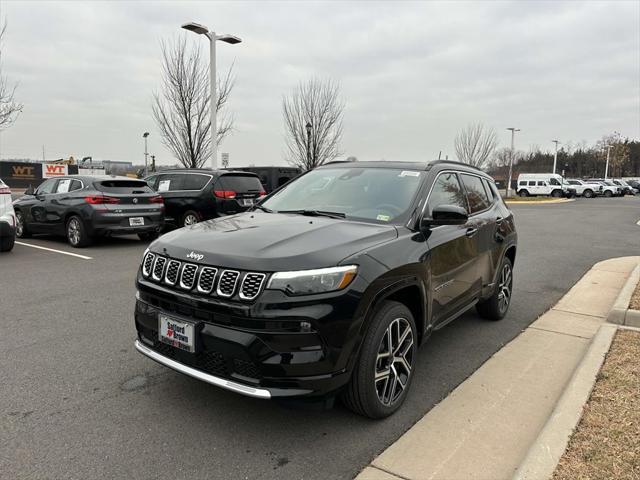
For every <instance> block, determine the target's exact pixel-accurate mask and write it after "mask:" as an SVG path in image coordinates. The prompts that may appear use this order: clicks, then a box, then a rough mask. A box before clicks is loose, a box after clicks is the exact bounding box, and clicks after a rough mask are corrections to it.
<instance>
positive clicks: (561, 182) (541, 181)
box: [516, 173, 640, 198]
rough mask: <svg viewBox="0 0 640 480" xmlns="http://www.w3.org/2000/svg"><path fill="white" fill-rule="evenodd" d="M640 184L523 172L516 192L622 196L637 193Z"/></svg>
mask: <svg viewBox="0 0 640 480" xmlns="http://www.w3.org/2000/svg"><path fill="white" fill-rule="evenodd" d="M639 187H640V184H638V182H636V186H633V185H632V184H631V183H627V182H626V181H624V180H605V179H602V178H590V179H587V180H581V179H577V178H563V177H562V176H561V175H558V174H555V173H523V174H520V175H519V176H518V187H517V190H516V193H517V195H518V196H520V197H529V196H538V195H547V196H551V197H585V198H593V197H596V196H604V197H620V196H623V195H636V194H638V193H639V192H640V188H639Z"/></svg>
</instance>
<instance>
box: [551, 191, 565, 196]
mask: <svg viewBox="0 0 640 480" xmlns="http://www.w3.org/2000/svg"><path fill="white" fill-rule="evenodd" d="M551 196H552V197H554V198H560V197H562V190H554V191H553V192H551Z"/></svg>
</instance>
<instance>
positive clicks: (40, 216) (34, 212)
mask: <svg viewBox="0 0 640 480" xmlns="http://www.w3.org/2000/svg"><path fill="white" fill-rule="evenodd" d="M57 184H58V179H57V178H50V179H49V180H46V181H44V182H43V183H42V184H41V185H40V186H39V187H38V188H37V189H36V191H35V193H34V200H33V203H32V204H31V208H30V209H29V210H30V211H29V213H28V217H27V218H28V220H27V225H28V227H29V228H30V229H31V230H32V231H33V232H40V233H46V232H48V231H49V228H48V227H49V226H48V224H47V202H49V200H50V198H51V195H52V194H53V192H54V191H55V189H56V185H57Z"/></svg>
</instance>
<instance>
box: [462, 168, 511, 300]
mask: <svg viewBox="0 0 640 480" xmlns="http://www.w3.org/2000/svg"><path fill="white" fill-rule="evenodd" d="M460 179H461V180H462V185H463V186H464V189H465V191H466V194H467V203H468V204H469V225H470V226H471V227H473V228H477V230H478V231H477V233H476V234H475V236H474V238H475V239H476V246H477V251H478V255H477V268H478V279H479V281H480V282H481V283H480V285H479V288H482V289H484V288H488V287H489V286H490V285H491V284H492V283H493V279H494V277H495V271H496V268H497V267H498V265H497V264H498V262H499V259H496V251H497V250H499V249H497V248H496V247H497V238H499V236H498V234H499V232H498V229H499V224H500V223H501V222H502V220H503V218H502V217H501V213H500V211H499V210H498V208H497V205H498V204H497V200H498V199H497V198H496V197H495V194H494V192H493V191H492V190H491V188H490V186H489V184H488V182H487V180H486V179H483V178H481V177H480V176H478V175H472V174H466V173H463V174H461V175H460ZM499 253H500V252H498V255H499Z"/></svg>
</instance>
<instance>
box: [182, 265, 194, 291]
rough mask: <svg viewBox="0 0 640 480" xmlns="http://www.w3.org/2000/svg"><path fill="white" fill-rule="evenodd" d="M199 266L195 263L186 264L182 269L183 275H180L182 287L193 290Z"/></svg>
mask: <svg viewBox="0 0 640 480" xmlns="http://www.w3.org/2000/svg"><path fill="white" fill-rule="evenodd" d="M197 271H198V266H197V265H194V264H193V263H185V264H184V266H183V267H182V275H180V287H181V288H184V289H187V290H191V289H192V288H193V284H194V283H195V280H196V272H197Z"/></svg>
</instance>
